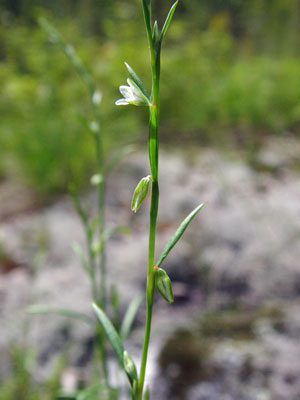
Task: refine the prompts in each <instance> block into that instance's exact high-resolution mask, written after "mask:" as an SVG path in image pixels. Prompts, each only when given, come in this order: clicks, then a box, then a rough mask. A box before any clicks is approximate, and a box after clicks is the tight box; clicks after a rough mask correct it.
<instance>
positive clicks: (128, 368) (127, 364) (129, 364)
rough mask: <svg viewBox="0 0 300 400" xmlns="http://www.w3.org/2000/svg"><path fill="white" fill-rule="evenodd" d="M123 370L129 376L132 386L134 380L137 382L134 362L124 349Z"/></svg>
mask: <svg viewBox="0 0 300 400" xmlns="http://www.w3.org/2000/svg"><path fill="white" fill-rule="evenodd" d="M124 370H125V372H126V374H127V376H128V378H129V381H130V384H131V386H133V385H134V382H137V380H138V376H137V371H136V367H135V364H134V362H133V360H132V358H131V356H130V355H129V353H128V352H127V351H126V350H124Z"/></svg>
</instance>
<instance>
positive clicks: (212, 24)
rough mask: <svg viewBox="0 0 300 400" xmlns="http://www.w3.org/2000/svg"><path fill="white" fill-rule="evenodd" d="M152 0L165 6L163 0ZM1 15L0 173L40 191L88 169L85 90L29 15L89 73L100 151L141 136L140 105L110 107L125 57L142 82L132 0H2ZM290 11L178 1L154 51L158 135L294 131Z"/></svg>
mask: <svg viewBox="0 0 300 400" xmlns="http://www.w3.org/2000/svg"><path fill="white" fill-rule="evenodd" d="M154 3H155V4H156V6H157V10H158V14H159V15H161V18H162V17H163V16H165V14H166V12H167V9H168V7H169V2H164V4H163V5H161V2H159V1H156V2H154ZM0 13H1V14H0V18H1V24H0V43H1V44H0V81H1V97H0V113H1V119H0V177H1V176H9V177H13V178H14V179H16V178H17V179H21V180H23V181H25V182H27V183H28V184H30V185H31V186H32V187H33V188H34V189H35V190H36V191H37V192H39V193H40V194H44V195H49V194H51V193H52V194H53V193H57V192H60V191H64V190H65V189H66V187H67V185H68V183H70V182H74V183H76V184H80V185H82V184H84V182H85V181H86V177H87V176H88V175H89V174H90V173H91V172H92V171H93V169H94V165H93V162H92V161H91V160H93V159H94V157H93V151H94V150H93V142H92V140H91V138H90V137H89V134H88V132H87V131H86V129H85V128H84V127H83V126H82V125H81V123H80V121H79V118H78V115H83V116H85V117H87V118H89V117H90V108H89V101H88V93H87V92H86V88H85V86H84V84H83V83H82V82H81V80H80V78H79V77H78V76H77V74H76V72H75V71H74V69H73V68H72V66H70V64H69V61H68V60H67V59H66V57H65V55H64V54H63V53H62V51H61V50H60V49H59V48H57V47H56V46H54V45H53V44H51V42H50V41H49V39H48V38H47V35H46V33H45V32H44V31H43V30H42V29H41V28H40V26H39V25H38V23H37V20H38V17H39V16H41V15H42V16H45V17H46V18H48V19H49V21H50V22H51V23H52V24H54V25H55V26H56V28H57V29H58V30H59V31H60V32H61V34H62V35H63V37H64V38H65V40H66V41H67V42H68V43H70V44H72V45H73V46H74V47H75V48H76V50H77V52H78V53H79V56H80V57H81V58H82V60H83V62H84V63H85V65H86V66H87V68H88V69H89V70H90V71H91V73H92V74H93V75H94V77H95V80H96V81H97V82H98V85H99V89H100V90H101V92H102V93H103V101H102V104H101V105H100V107H101V114H102V119H103V126H102V129H103V134H104V135H105V146H106V147H105V148H106V151H110V149H111V148H112V147H114V146H115V145H116V144H117V145H118V147H119V146H120V145H121V144H122V143H124V144H125V143H128V142H135V141H146V136H147V133H146V129H145V126H146V123H147V121H146V116H145V115H144V113H143V110H137V109H130V110H129V109H123V108H121V107H119V108H117V107H115V105H114V101H115V100H116V99H117V98H119V94H118V86H119V85H120V84H123V83H125V79H126V77H127V72H126V69H125V67H123V66H122V63H123V61H125V60H126V61H128V62H129V64H130V65H132V66H133V67H134V69H135V70H136V71H137V72H138V73H139V75H140V76H141V78H142V79H143V80H145V83H146V84H147V86H148V87H149V83H150V82H149V71H148V69H147V67H145V63H144V60H145V58H146V57H148V54H147V51H145V41H146V37H145V35H144V28H143V26H142V24H141V18H140V7H139V0H134V1H132V0H131V1H129V0H122V1H121V0H116V1H114V2H110V1H107V0H97V1H96V0H87V1H85V2H83V1H79V0H77V1H75V0H73V1H71V0H60V1H58V0H52V1H49V0H48V1H46V0H44V1H42V0H19V1H14V2H11V1H8V0H6V1H5V0H2V2H1V3H0ZM299 21H300V6H299V3H298V2H297V1H296V0H290V1H288V2H287V1H285V0H274V1H272V2H270V1H267V0H243V1H242V0H226V1H221V0H213V1H210V2H207V1H202V0H201V1H200V0H199V1H195V0H186V1H185V2H182V3H181V4H180V6H179V8H178V14H177V16H176V18H175V19H174V23H173V25H172V29H170V32H169V36H168V40H167V41H166V44H165V47H166V48H165V51H164V57H163V60H162V62H163V66H162V74H163V75H164V78H163V79H162V82H165V83H164V85H163V87H162V109H163V110H164V113H162V126H163V129H162V139H163V140H164V141H165V142H167V143H169V142H171V140H172V142H177V143H178V142H180V140H183V139H184V140H185V139H186V138H189V137H191V138H193V139H199V140H201V141H202V142H204V143H208V144H217V145H222V146H224V145H226V144H228V143H230V144H232V143H235V144H236V143H237V144H239V145H241V146H244V147H247V146H249V143H250V146H252V145H251V143H254V142H256V141H259V140H261V137H262V135H263V134H277V135H282V134H284V133H285V132H286V131H287V130H289V131H291V132H293V134H295V135H298V134H299V126H300V124H299V122H300V74H299V70H300V53H299V52H300V35H299V33H300V32H299V31H300V24H299ZM132 43H135V45H134V47H133V46H132ZM178 71H180V73H178ZM141 132H142V133H141ZM174 139H175V140H174Z"/></svg>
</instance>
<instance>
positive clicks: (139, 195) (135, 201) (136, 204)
mask: <svg viewBox="0 0 300 400" xmlns="http://www.w3.org/2000/svg"><path fill="white" fill-rule="evenodd" d="M150 181H151V175H148V176H146V177H145V178H143V179H141V180H140V182H139V183H138V185H137V187H136V188H135V191H134V193H133V197H132V201H131V210H132V211H133V212H137V210H138V209H139V208H140V205H141V204H142V202H143V200H144V198H145V197H146V195H147V193H148V189H149V183H150Z"/></svg>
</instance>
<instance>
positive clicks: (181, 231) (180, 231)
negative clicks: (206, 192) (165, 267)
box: [156, 203, 206, 267]
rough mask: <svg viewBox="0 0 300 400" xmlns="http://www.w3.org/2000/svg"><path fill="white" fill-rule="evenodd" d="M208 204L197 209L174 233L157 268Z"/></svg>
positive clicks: (203, 204) (202, 204)
mask: <svg viewBox="0 0 300 400" xmlns="http://www.w3.org/2000/svg"><path fill="white" fill-rule="evenodd" d="M205 204H206V203H201V204H200V205H199V206H198V207H196V208H195V209H194V210H193V211H192V212H191V213H190V214H189V215H188V216H187V217H186V218H185V220H184V221H183V222H182V223H181V224H180V226H179V228H178V229H177V231H176V232H175V233H174V235H173V236H172V238H171V240H170V241H169V242H168V243H167V245H166V247H165V248H164V250H163V252H162V253H161V255H160V257H159V259H158V260H157V263H156V265H157V267H159V266H160V265H161V264H162V262H163V261H164V260H165V258H166V257H167V255H168V254H169V253H170V251H171V250H172V249H173V247H174V246H175V244H176V243H177V242H178V240H179V239H180V238H181V236H182V235H183V234H184V231H185V230H186V228H187V227H188V226H189V224H190V222H191V221H192V220H193V218H194V217H195V216H196V215H197V214H198V212H199V211H200V210H201V209H202V208H203V207H204V206H205Z"/></svg>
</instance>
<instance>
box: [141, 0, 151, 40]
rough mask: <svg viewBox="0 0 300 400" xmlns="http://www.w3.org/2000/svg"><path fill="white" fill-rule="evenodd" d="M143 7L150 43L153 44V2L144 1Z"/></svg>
mask: <svg viewBox="0 0 300 400" xmlns="http://www.w3.org/2000/svg"><path fill="white" fill-rule="evenodd" d="M142 6H143V13H144V19H145V24H146V29H147V35H148V39H149V43H152V34H151V19H152V16H151V1H150V0H142Z"/></svg>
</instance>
